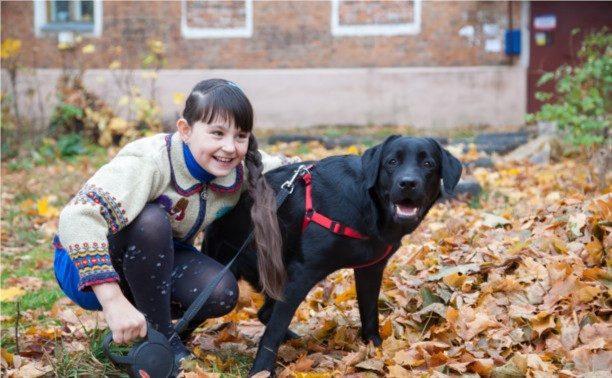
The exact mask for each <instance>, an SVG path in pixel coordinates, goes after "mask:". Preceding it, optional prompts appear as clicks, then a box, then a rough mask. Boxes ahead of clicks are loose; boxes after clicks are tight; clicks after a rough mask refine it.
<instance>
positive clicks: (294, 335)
mask: <svg viewBox="0 0 612 378" xmlns="http://www.w3.org/2000/svg"><path fill="white" fill-rule="evenodd" d="M301 338H302V336H300V335H298V334H297V333H295V332H293V331H292V330H290V329H288V330H287V333H285V338H284V339H283V341H289V340H298V339H301Z"/></svg>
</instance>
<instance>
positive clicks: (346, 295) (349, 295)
mask: <svg viewBox="0 0 612 378" xmlns="http://www.w3.org/2000/svg"><path fill="white" fill-rule="evenodd" d="M356 295H357V294H356V291H355V286H351V288H350V289H348V290H345V291H343V292H342V293H341V294H338V296H336V303H338V304H339V303H342V302H344V301H347V300H349V299H355V296H356Z"/></svg>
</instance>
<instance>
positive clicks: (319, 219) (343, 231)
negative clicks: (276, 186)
mask: <svg viewBox="0 0 612 378" xmlns="http://www.w3.org/2000/svg"><path fill="white" fill-rule="evenodd" d="M302 180H304V183H305V184H306V209H305V210H306V212H305V214H304V222H303V223H302V232H304V230H306V227H308V224H309V223H310V222H314V223H316V224H318V225H320V226H322V227H325V228H327V229H328V230H329V231H331V232H333V233H334V234H337V235H344V236H348V237H350V238H354V239H362V240H369V239H370V237H369V236H364V235H361V234H360V233H359V232H357V231H356V230H353V229H352V228H350V227H348V226H345V225H343V224H341V223H338V222H336V221H335V220H332V219H330V218H328V217H326V216H325V215H323V214H321V213H319V212H317V211H316V210H315V209H313V207H312V174H311V173H310V172H308V173H306V174H305V175H303V176H302Z"/></svg>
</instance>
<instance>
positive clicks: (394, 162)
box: [387, 159, 397, 165]
mask: <svg viewBox="0 0 612 378" xmlns="http://www.w3.org/2000/svg"><path fill="white" fill-rule="evenodd" d="M387 164H389V165H397V160H396V159H391V160H389V161H388V162H387Z"/></svg>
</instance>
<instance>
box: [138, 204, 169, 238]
mask: <svg viewBox="0 0 612 378" xmlns="http://www.w3.org/2000/svg"><path fill="white" fill-rule="evenodd" d="M131 226H132V231H133V232H135V233H137V234H145V235H147V237H153V238H155V237H160V236H166V235H171V233H172V226H171V224H170V218H169V217H168V214H167V213H166V211H165V210H164V209H163V208H162V207H161V206H159V205H157V204H153V203H150V204H147V205H145V207H144V208H143V209H142V211H141V212H140V214H138V216H137V217H136V219H134V221H133V222H132V224H131Z"/></svg>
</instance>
